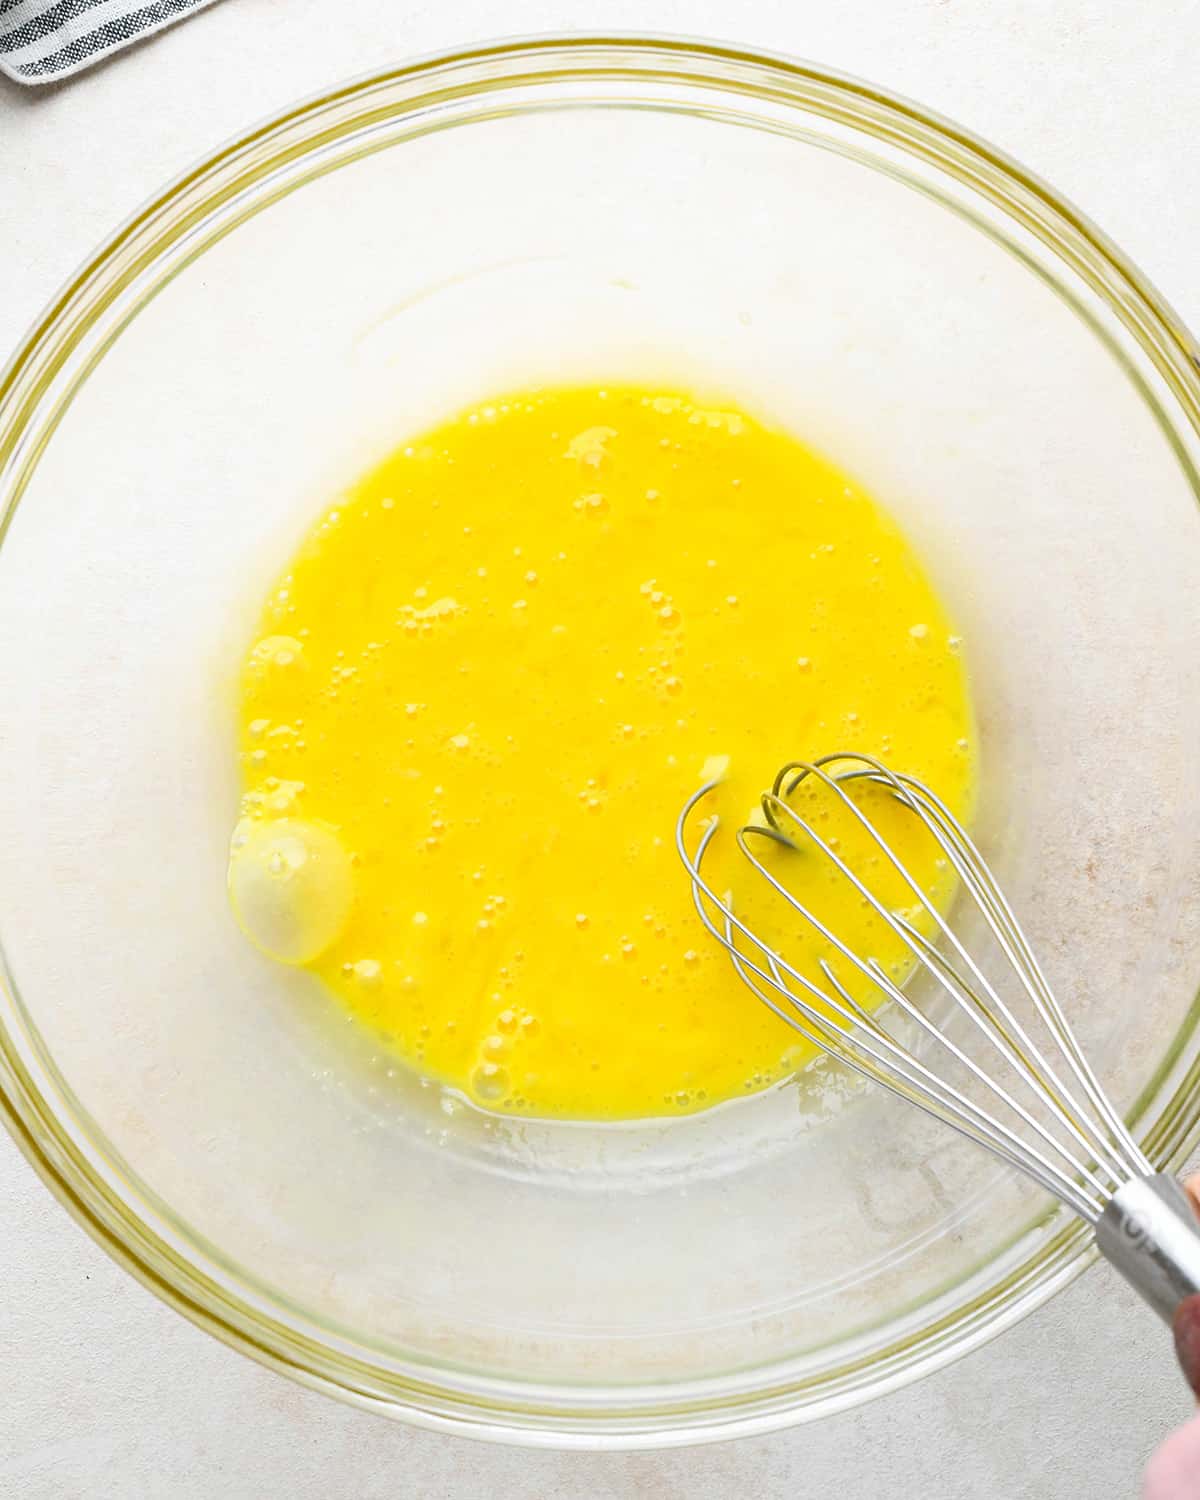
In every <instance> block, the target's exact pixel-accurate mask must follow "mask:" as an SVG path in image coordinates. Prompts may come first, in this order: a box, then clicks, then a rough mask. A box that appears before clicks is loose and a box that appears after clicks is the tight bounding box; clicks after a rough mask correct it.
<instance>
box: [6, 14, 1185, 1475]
mask: <svg viewBox="0 0 1200 1500" xmlns="http://www.w3.org/2000/svg"><path fill="white" fill-rule="evenodd" d="M1151 18H1152V19H1151ZM585 28H586V29H587V30H605V29H608V30H612V29H618V30H634V29H639V30H646V29H648V28H649V29H655V30H661V31H672V32H679V33H690V34H694V35H709V36H716V37H722V38H727V39H731V40H736V41H739V42H742V43H745V44H747V45H750V46H759V47H764V48H773V49H778V50H783V51H788V52H792V53H795V54H799V55H802V56H805V57H808V58H811V59H813V60H815V61H817V62H819V63H822V64H826V65H830V66H833V67H836V68H842V69H845V70H847V71H850V72H853V73H857V74H860V75H863V76H865V77H868V78H870V79H873V80H875V81H877V82H879V83H882V84H884V85H886V86H888V87H890V88H892V89H894V90H897V91H899V92H901V93H904V94H908V95H911V96H912V97H914V98H916V99H919V100H921V101H922V102H923V103H925V104H926V105H929V106H932V107H933V108H934V109H937V110H940V111H942V112H944V113H945V114H948V115H950V116H952V117H955V118H957V119H959V120H961V121H962V122H964V123H965V124H967V125H968V126H970V127H972V128H974V129H975V130H976V131H978V132H980V133H981V134H983V135H984V136H986V137H989V138H990V139H991V140H992V141H994V142H995V143H996V144H998V145H999V146H1001V147H1003V148H1005V149H1006V150H1008V151H1009V152H1011V153H1012V154H1014V155H1015V156H1016V157H1018V158H1019V159H1021V160H1022V161H1023V162H1024V163H1025V164H1026V165H1028V166H1029V167H1031V168H1032V169H1033V170H1034V171H1036V172H1038V173H1040V174H1041V175H1042V176H1044V177H1046V178H1047V179H1049V180H1050V181H1051V182H1052V183H1054V184H1055V186H1056V187H1057V188H1058V189H1059V190H1060V191H1062V192H1064V193H1066V194H1067V195H1068V196H1069V197H1071V198H1073V199H1074V200H1075V202H1076V203H1078V204H1079V205H1080V206H1081V207H1082V208H1083V209H1084V210H1085V211H1086V212H1088V213H1089V214H1090V215H1091V216H1092V217H1093V218H1094V219H1096V220H1097V221H1098V222H1099V223H1100V225H1101V226H1102V227H1103V228H1104V229H1105V230H1107V231H1108V233H1109V234H1110V235H1112V236H1113V238H1114V239H1115V240H1116V241H1117V242H1118V243H1119V244H1121V245H1122V246H1123V247H1124V249H1125V250H1126V251H1127V252H1129V253H1130V254H1131V255H1132V256H1133V258H1134V259H1135V260H1136V261H1138V262H1139V263H1140V265H1141V266H1142V268H1143V269H1144V270H1145V271H1146V272H1147V273H1148V274H1149V275H1150V276H1151V278H1152V279H1154V280H1155V281H1156V282H1157V283H1158V285H1159V286H1160V287H1161V288H1162V290H1163V291H1164V292H1165V293H1166V295H1167V296H1168V297H1169V298H1170V299H1171V300H1172V301H1173V302H1174V304H1175V306H1176V307H1177V309H1178V310H1179V312H1180V313H1181V315H1182V316H1183V317H1184V319H1185V320H1187V321H1189V322H1191V323H1192V324H1193V326H1195V325H1198V324H1200V173H1198V171H1197V165H1196V163H1197V138H1198V135H1200V95H1198V94H1197V91H1196V70H1195V61H1194V60H1195V58H1196V57H1197V56H1198V55H1200V4H1197V3H1196V0H1156V3H1155V4H1154V5H1153V6H1152V7H1148V8H1144V9H1143V10H1142V11H1139V12H1137V13H1136V15H1135V14H1134V13H1132V12H1130V11H1128V10H1127V9H1123V8H1121V7H1119V6H1118V7H1114V6H1113V5H1112V4H1111V0H1053V3H1048V0H844V3H841V4H830V3H826V4H820V5H818V4H816V3H815V0H734V3H728V0H727V3H725V4H719V3H717V0H589V3H588V4H587V5H583V4H581V3H579V0H510V3H509V5H508V6H507V7H506V8H504V9H503V11H500V10H497V8H496V7H495V6H493V5H488V4H485V3H483V0H437V3H432V0H411V3H409V4H401V3H399V0H340V3H337V4H332V3H329V0H325V3H320V0H286V3H285V0H224V3H223V4H220V5H217V6H214V7H212V8H211V9H209V10H206V11H204V12H202V13H200V14H199V15H197V16H196V17H195V18H193V19H192V20H189V21H187V22H185V23H184V24H182V25H180V26H178V27H177V28H175V29H173V30H171V31H169V32H168V33H166V34H164V35H163V36H161V37H159V38H158V39H156V40H154V41H152V42H150V43H148V44H146V45H144V46H141V47H138V48H135V49H133V50H132V51H130V52H127V53H125V54H123V55H121V56H120V57H118V58H116V59H115V60H113V61H111V62H109V63H108V64H105V65H101V66H100V67H98V68H97V69H95V70H94V71H92V72H89V73H84V74H82V75H80V76H79V77H78V78H76V79H75V80H73V81H70V82H68V83H66V84H64V85H61V86H59V87H52V88H48V89H45V90H37V91H33V90H22V89H19V88H17V87H15V86H11V85H7V84H6V83H5V84H0V247H2V249H0V256H2V260H0V265H2V269H3V275H2V284H3V288H4V295H3V297H2V298H0V350H2V351H4V352H5V353H6V352H7V351H8V350H9V349H10V348H11V347H12V345H13V344H14V343H15V341H16V340H17V339H18V338H19V337H20V335H21V334H22V333H23V331H24V329H25V328H26V326H27V325H28V324H29V323H30V321H31V320H32V319H33V317H34V315H35V314H36V313H37V312H38V311H39V310H40V308H41V306H42V304H43V303H44V302H45V301H46V299H47V298H48V297H49V296H50V295H51V293H52V292H53V291H54V290H55V289H56V288H57V286H58V285H59V283H60V282H61V281H62V280H63V279H64V278H65V277H66V276H67V275H68V273H69V272H71V271H72V270H73V269H74V268H75V267H76V266H77V265H78V263H79V262H80V260H81V259H82V258H83V257H84V256H85V255H86V254H87V253H88V252H89V251H90V250H91V249H92V247H93V246H94V245H95V244H96V242H97V241H98V240H99V239H100V238H101V237H102V236H103V235H104V234H106V233H107V232H108V230H110V229H111V228H112V227H113V225H114V224H116V223H117V222H118V221H120V220H121V219H123V218H124V217H125V216H126V215H127V214H128V213H129V212H130V211H131V210H132V209H133V208H134V207H135V206H137V205H138V204H139V202H140V201H141V200H142V199H143V198H145V197H146V196H147V195H148V194H149V193H150V192H151V191H152V190H154V189H155V188H157V187H159V186H160V185H161V184H162V183H163V182H164V181H165V180H167V179H168V178H170V177H173V176H174V175H175V174H176V173H177V172H179V171H181V170H182V169H183V168H184V167H186V166H188V165H189V164H190V163H191V162H192V161H193V160H194V159H195V158H197V157H198V156H200V155H202V154H203V153H205V152H207V151H208V150H209V149H210V148H211V147H212V146H214V145H216V144H217V143H218V142H220V141H222V140H223V139H225V138H226V137H228V136H231V135H233V134H234V133H236V132H238V131H240V130H242V129H243V128H244V127H245V126H246V125H248V124H249V123H251V122H253V121H255V120H257V119H259V118H261V117H262V116H263V115H265V114H267V113H269V112H271V111H273V110H275V109H277V108H278V107H281V106H283V105H285V104H287V103H289V102H290V101H291V100H292V99H293V98H295V97H297V96H301V95H304V94H306V93H309V92H311V91H313V90H316V89H317V88H319V87H321V86H323V85H324V84H326V83H327V82H329V81H330V80H334V79H337V78H339V77H342V76H347V75H353V74H356V73H361V72H364V71H366V70H368V69H370V68H373V67H375V66H376V65H378V64H381V63H383V62H385V61H389V60H392V59H395V58H397V57H399V56H402V55H405V54H413V53H422V52H428V51H432V50H440V49H442V48H447V47H451V46H454V45H457V44H461V43H464V42H468V41H473V40H477V39H480V38H484V37H488V36H491V35H494V34H496V33H497V32H504V33H507V34H515V33H530V32H535V31H548V30H580V29H585ZM1189 1408H1190V1403H1189V1401H1188V1399H1187V1396H1186V1393H1185V1392H1184V1390H1183V1387H1182V1384H1181V1381H1180V1378H1179V1376H1178V1374H1177V1372H1176V1370H1175V1368H1174V1363H1173V1358H1172V1355H1171V1351H1170V1348H1169V1342H1168V1339H1167V1337H1166V1335H1165V1334H1164V1332H1163V1330H1162V1329H1161V1328H1160V1327H1158V1326H1157V1325H1156V1324H1155V1322H1154V1320H1153V1319H1152V1317H1151V1316H1150V1315H1149V1314H1148V1313H1146V1312H1145V1311H1144V1310H1143V1309H1142V1308H1141V1307H1140V1306H1138V1305H1136V1304H1135V1300H1134V1297H1133V1294H1132V1293H1130V1292H1128V1291H1126V1290H1125V1289H1124V1288H1123V1287H1122V1286H1120V1285H1119V1284H1118V1283H1117V1281H1116V1279H1115V1277H1114V1276H1112V1275H1111V1274H1110V1273H1109V1272H1108V1271H1107V1269H1106V1268H1097V1269H1095V1270H1093V1271H1091V1272H1089V1273H1088V1274H1087V1275H1086V1276H1085V1277H1084V1278H1083V1279H1082V1280H1081V1281H1080V1282H1077V1283H1076V1284H1075V1286H1074V1287H1073V1288H1071V1289H1070V1290H1069V1291H1068V1292H1066V1293H1064V1294H1063V1295H1062V1296H1060V1297H1059V1298H1058V1299H1057V1300H1056V1301H1054V1302H1053V1303H1052V1304H1051V1305H1050V1306H1049V1307H1047V1308H1044V1309H1043V1310H1042V1311H1041V1312H1040V1313H1038V1314H1036V1315H1035V1316H1033V1317H1032V1318H1030V1319H1028V1320H1027V1321H1026V1322H1025V1323H1024V1324H1022V1325H1021V1326H1020V1327H1018V1328H1017V1329H1015V1330H1014V1331H1012V1332H1010V1333H1008V1334H1005V1335H1004V1336H1003V1337H1002V1338H1001V1339H999V1340H998V1341H997V1342H995V1343H993V1344H992V1345H991V1346H990V1347H989V1348H987V1349H986V1350H984V1351H982V1352H981V1353H978V1354H976V1355H975V1356H973V1357H972V1358H970V1359H969V1360H967V1361H965V1362H963V1363H960V1364H958V1365H956V1366H954V1367H953V1368H951V1369H949V1370H946V1371H943V1372H942V1373H941V1374H939V1375H937V1376H934V1377H932V1378H930V1379H928V1380H925V1381H923V1382H921V1383H919V1384H917V1385H915V1386H912V1387H910V1388H909V1389H907V1390H905V1391H903V1392H901V1393H899V1394H898V1395H895V1396H892V1397H890V1398H888V1399H886V1400H884V1401H880V1402H877V1403H875V1404H873V1405H871V1406H868V1407H865V1408H862V1409H860V1410H858V1411H856V1412H852V1413H850V1414H848V1415H845V1416H842V1417H838V1418H835V1419H832V1420H829V1421H827V1422H824V1423H821V1424H819V1425H817V1426H815V1427H809V1428H800V1429H797V1430H794V1431H792V1432H786V1433H781V1434H778V1435H776V1436H772V1437H766V1438H759V1439H753V1440H746V1441H742V1442H736V1443H729V1444H724V1445H720V1446H717V1447H710V1448H697V1449H692V1450H682V1451H673V1452H666V1453H662V1454H633V1455H575V1454H554V1453H542V1452H521V1451H518V1450H510V1449H502V1448H490V1447H486V1446H483V1445H478V1444H475V1443H469V1442H466V1441H463V1440H458V1439H451V1438H446V1437H440V1436H436V1435H433V1434H430V1433H426V1432H419V1431H415V1430H410V1429H409V1428H407V1427H404V1426H399V1425H393V1424H390V1423H387V1422H385V1421H383V1420H381V1419H379V1418H376V1417H370V1416H366V1415H363V1414H361V1413H359V1412H356V1411H351V1410H349V1409H348V1408H344V1407H341V1406H339V1405H336V1404H335V1403H333V1402H332V1401H329V1400H326V1399H324V1398H322V1397H319V1396H316V1395H313V1394H311V1393H309V1392H307V1391H304V1390H301V1389H300V1388H298V1387H296V1386H293V1385H292V1384H290V1383H289V1382H287V1381H285V1380H283V1379H281V1378H280V1377H278V1376H276V1375H272V1374H269V1373H267V1372H266V1371H264V1370H262V1369H259V1368H258V1367H257V1366H256V1365H254V1364H252V1363H251V1362H250V1361H249V1360H247V1359H245V1358H243V1357H241V1356H240V1355H237V1354H234V1353H232V1352H231V1351H229V1350H228V1349H226V1348H224V1347H223V1346H221V1345H220V1344H218V1343H216V1342H215V1341H214V1340H212V1339H210V1338H208V1337H206V1336H205V1335H204V1334H202V1333H200V1332H199V1331H197V1330H196V1329H195V1328H193V1327H192V1326H191V1325H190V1324H188V1323H186V1322H185V1321H184V1320H183V1319H181V1318H180V1317H178V1316H177V1315H176V1314H174V1313H173V1312H170V1311H168V1309H167V1308H166V1307H164V1306H163V1305H161V1304H160V1303H159V1302H157V1301H156V1300H155V1299H154V1298H153V1297H152V1296H151V1295H150V1293H149V1292H147V1291H145V1290H143V1289H142V1287H141V1286H139V1285H138V1284H136V1283H135V1282H134V1281H132V1280H131V1279H130V1278H129V1277H127V1276H126V1275H125V1274H124V1273H123V1272H122V1271H120V1270H118V1268H117V1267H116V1266H115V1265H114V1264H113V1263H112V1262H111V1261H110V1260H109V1259H108V1258H107V1257H106V1256H105V1255H104V1254H103V1253H102V1252H101V1251H100V1250H99V1249H98V1248H97V1247H96V1246H95V1245H93V1244H92V1242H91V1241H90V1240H89V1239H87V1238H86V1237H85V1235H84V1234H83V1232H82V1231H81V1230H79V1229H78V1228H77V1227H76V1226H75V1224H74V1223H73V1222H72V1221H71V1220H70V1219H69V1218H68V1216H67V1215H66V1213H65V1212H64V1211H63V1210H62V1209H61V1208H59V1207H58V1205H57V1204H56V1203H55V1202H54V1201H53V1199H52V1198H51V1197H50V1195H49V1193H47V1192H46V1190H45V1189H44V1188H43V1187H42V1185H41V1184H40V1182H39V1181H38V1180H37V1178H36V1177H35V1176H34V1174H33V1172H32V1171H31V1170H30V1168H29V1167H28V1166H27V1165H26V1163H25V1162H24V1161H23V1159H22V1158H21V1157H20V1156H19V1154H18V1153H17V1151H16V1149H15V1147H14V1146H13V1145H12V1144H11V1143H10V1142H9V1141H8V1139H7V1137H2V1136H0V1496H3V1497H7V1496H10V1495H11V1496H14V1497H16V1496H21V1497H22V1500H42V1497H45V1500H51V1497H53V1500H68V1497H76V1496H88V1497H91V1496H105V1497H114V1496H115V1497H123V1496H137V1497H157V1496H169V1497H172V1500H188V1497H196V1500H201V1497H203V1500H208V1497H211V1496H217V1495H220V1496H228V1497H240V1496H255V1497H257V1496H276V1495H278V1496H288V1497H289V1500H303V1497H305V1496H313V1497H317V1496H320V1497H322V1500H325V1497H330V1496H334V1497H340V1496H347V1497H350V1496H353V1497H355V1500H370V1497H374V1496H380V1497H383V1496H387V1497H389V1500H390V1497H394V1496H397V1495H399V1496H414V1497H416V1496H420V1497H422V1500H433V1497H438V1496H448V1497H449V1496H453V1497H458V1496H463V1497H467V1496H475V1495H484V1496H489V1497H490V1496H504V1497H506V1500H522V1497H530V1500H534V1497H536V1500H550V1497H554V1500H568V1497H580V1500H584V1497H586V1500H627V1497H634V1496H642V1495H646V1496H654V1497H655V1500H672V1497H675V1496H679V1497H683V1496H691V1495H700V1494H703V1495H704V1496H705V1497H706V1500H726V1497H728V1500H741V1497H743V1496H751V1495H752V1496H755V1497H762V1500H770V1497H774V1496H779V1497H785V1496H786V1497H788V1500H792V1497H794V1496H799V1495H811V1496H825V1495H834V1494H846V1495H848V1496H854V1497H857V1496H871V1495H875V1494H886V1495H889V1496H893V1497H896V1500H905V1497H914V1500H915V1497H917V1496H920V1497H922V1500H924V1497H926V1496H931V1497H934V1500H943V1497H945V1500H950V1497H953V1500H971V1497H975V1496H978V1497H981V1500H982V1497H987V1500H1020V1497H1023V1496H1029V1497H1035V1496H1036V1497H1038V1500H1059V1497H1063V1500H1066V1497H1070V1500H1074V1497H1076V1496H1078V1495H1086V1496H1087V1497H1088V1500H1125V1497H1134V1496H1136V1494H1137V1491H1138V1474H1139V1471H1140V1467H1141V1464H1142V1462H1143V1460H1144V1458H1145V1456H1146V1455H1147V1454H1148V1453H1149V1451H1150V1450H1151V1448H1152V1447H1153V1445H1154V1444H1155V1442H1156V1441H1157V1440H1158V1439H1159V1438H1160V1437H1161V1436H1162V1435H1163V1434H1164V1433H1165V1432H1166V1430H1167V1429H1168V1428H1169V1427H1170V1426H1172V1425H1174V1424H1175V1423H1177V1422H1179V1421H1181V1420H1183V1418H1184V1417H1185V1416H1186V1415H1187V1414H1188V1411H1189ZM1198 1493H1200V1491H1198Z"/></svg>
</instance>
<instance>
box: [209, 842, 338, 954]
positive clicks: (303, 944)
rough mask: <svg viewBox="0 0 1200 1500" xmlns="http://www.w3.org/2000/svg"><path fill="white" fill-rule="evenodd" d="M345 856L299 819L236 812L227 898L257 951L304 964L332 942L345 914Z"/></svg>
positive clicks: (332, 843) (336, 936)
mask: <svg viewBox="0 0 1200 1500" xmlns="http://www.w3.org/2000/svg"><path fill="white" fill-rule="evenodd" d="M353 900H354V879H353V874H352V871H351V868H350V857H349V855H348V854H347V852H346V850H345V849H344V848H343V847H342V844H341V842H340V840H339V839H338V836H337V834H336V833H334V832H333V830H332V829H330V828H327V827H324V826H323V825H322V824H319V823H310V822H305V821H304V820H302V819H299V818H279V819H276V820H274V821H271V822H263V821H260V820H257V819H253V818H243V819H242V821H241V822H240V823H239V824H238V825H237V827H236V828H235V829H234V832H233V838H232V840H231V841H230V847H229V901H230V905H231V906H232V907H233V914H234V916H235V917H236V918H237V923H238V926H239V927H240V928H241V929H242V931H243V932H244V933H245V934H246V936H247V937H248V938H249V939H250V941H251V942H252V943H253V944H254V945H255V947H256V948H260V949H261V950H262V952H264V953H265V954H267V955H268V957H270V958H274V959H277V960H278V961H279V962H280V963H285V964H307V963H311V962H312V961H313V959H315V958H319V957H320V955H321V954H322V953H324V952H325V950H326V949H327V948H328V947H329V946H330V945H331V944H332V943H333V942H335V941H336V940H337V938H338V937H339V936H340V934H341V932H342V929H343V928H344V927H345V925H346V922H347V919H348V918H349V916H350V908H351V905H352V904H353Z"/></svg>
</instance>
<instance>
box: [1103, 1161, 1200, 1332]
mask: <svg viewBox="0 0 1200 1500" xmlns="http://www.w3.org/2000/svg"><path fill="white" fill-rule="evenodd" d="M1096 1243H1097V1245H1099V1247H1100V1252H1101V1254H1102V1255H1103V1256H1104V1257H1105V1259H1106V1260H1109V1261H1111V1263H1112V1264H1113V1265H1114V1266H1115V1267H1116V1268H1117V1270H1118V1271H1120V1273H1121V1275H1122V1276H1124V1278H1125V1280H1126V1281H1128V1282H1129V1284H1130V1285H1131V1286H1132V1287H1134V1288H1135V1290H1137V1291H1138V1292H1140V1293H1141V1294H1142V1296H1143V1297H1144V1298H1145V1299H1146V1301H1147V1302H1148V1303H1149V1304H1150V1306H1151V1307H1153V1308H1154V1309H1155V1310H1156V1311H1157V1312H1158V1313H1159V1314H1160V1316H1161V1317H1162V1318H1163V1319H1164V1321H1165V1322H1167V1323H1173V1322H1174V1320H1175V1314H1176V1313H1177V1312H1178V1311H1179V1309H1180V1304H1181V1303H1183V1302H1184V1301H1185V1300H1186V1299H1187V1298H1189V1297H1194V1296H1197V1295H1198V1294H1200V1221H1198V1220H1197V1218H1196V1211H1195V1209H1194V1208H1193V1207H1192V1204H1191V1201H1190V1199H1189V1198H1188V1196H1187V1194H1186V1193H1185V1192H1184V1190H1183V1188H1182V1187H1180V1185H1179V1183H1178V1182H1176V1180H1175V1179H1174V1177H1169V1176H1168V1175H1167V1174H1166V1173H1165V1172H1159V1173H1156V1174H1155V1175H1154V1176H1152V1177H1137V1178H1134V1180H1133V1181H1132V1182H1127V1183H1126V1184H1125V1185H1124V1187H1122V1188H1120V1189H1118V1191H1117V1192H1116V1194H1115V1195H1114V1196H1113V1198H1112V1199H1111V1200H1110V1202H1109V1204H1108V1206H1107V1207H1106V1208H1105V1210H1104V1212H1103V1214H1101V1216H1100V1219H1099V1221H1098V1222H1097V1224H1096Z"/></svg>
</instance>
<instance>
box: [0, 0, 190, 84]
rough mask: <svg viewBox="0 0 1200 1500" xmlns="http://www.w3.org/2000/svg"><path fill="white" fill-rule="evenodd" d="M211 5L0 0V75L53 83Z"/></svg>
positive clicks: (162, 0)
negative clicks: (2, 73) (1, 73)
mask: <svg viewBox="0 0 1200 1500" xmlns="http://www.w3.org/2000/svg"><path fill="white" fill-rule="evenodd" d="M212 3H213V0H0V71H2V72H4V73H7V74H8V76H9V77H10V78H13V79H15V80H16V81H17V82H18V83H51V82H53V81H54V79H56V78H66V77H67V76H68V74H70V73H77V72H79V70H80V69H81V68H87V67H90V66H91V65H92V63H96V62H99V61H100V59H101V58H102V57H107V56H108V55H109V54H110V53H111V52H119V51H120V49H121V48H122V47H128V46H129V44H130V43H131V42H136V41H139V40H140V39H141V38H142V37H146V36H150V35H151V34H152V33H153V32H155V31H161V30H162V29H163V27H164V26H170V25H172V24H173V23H174V22H176V21H182V20H183V18H184V16H189V15H191V13H192V12H193V11H196V10H201V9H202V8H203V7H204V6H206V5H211V4H212Z"/></svg>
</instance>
